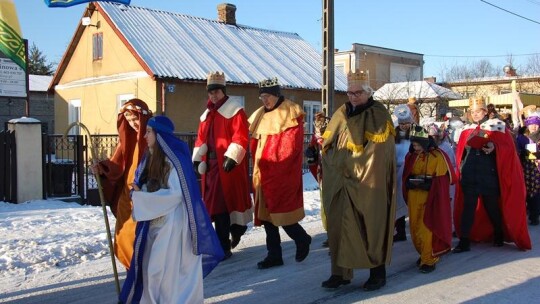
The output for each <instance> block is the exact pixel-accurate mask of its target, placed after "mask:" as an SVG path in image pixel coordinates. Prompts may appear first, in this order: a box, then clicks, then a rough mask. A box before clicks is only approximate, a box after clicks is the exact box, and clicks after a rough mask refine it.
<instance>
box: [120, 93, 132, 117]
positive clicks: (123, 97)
mask: <svg viewBox="0 0 540 304" xmlns="http://www.w3.org/2000/svg"><path fill="white" fill-rule="evenodd" d="M133 98H135V95H133V94H120V95H116V112H117V113H118V112H120V108H122V106H123V105H124V104H125V103H126V102H128V100H130V99H133Z"/></svg>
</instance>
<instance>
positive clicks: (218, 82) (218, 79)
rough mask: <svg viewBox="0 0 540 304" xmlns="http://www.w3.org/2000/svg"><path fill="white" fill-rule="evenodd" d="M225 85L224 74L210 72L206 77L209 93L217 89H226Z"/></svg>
mask: <svg viewBox="0 0 540 304" xmlns="http://www.w3.org/2000/svg"><path fill="white" fill-rule="evenodd" d="M225 85H226V82H225V74H224V73H223V72H217V71H216V72H210V73H208V76H206V90H207V91H208V92H210V91H212V90H216V89H224V88H225Z"/></svg>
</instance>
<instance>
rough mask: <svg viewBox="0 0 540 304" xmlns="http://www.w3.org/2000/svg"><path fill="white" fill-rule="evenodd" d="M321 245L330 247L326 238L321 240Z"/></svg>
mask: <svg viewBox="0 0 540 304" xmlns="http://www.w3.org/2000/svg"><path fill="white" fill-rule="evenodd" d="M321 246H323V247H324V248H328V247H330V245H329V244H328V239H326V240H325V241H323V242H322V244H321Z"/></svg>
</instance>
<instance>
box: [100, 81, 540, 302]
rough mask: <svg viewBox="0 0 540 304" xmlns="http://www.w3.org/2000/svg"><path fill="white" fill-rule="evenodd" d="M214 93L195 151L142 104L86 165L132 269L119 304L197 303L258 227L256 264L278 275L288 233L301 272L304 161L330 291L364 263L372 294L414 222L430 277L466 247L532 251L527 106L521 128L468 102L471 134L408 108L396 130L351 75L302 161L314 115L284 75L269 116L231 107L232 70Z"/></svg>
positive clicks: (128, 111) (531, 126)
mask: <svg viewBox="0 0 540 304" xmlns="http://www.w3.org/2000/svg"><path fill="white" fill-rule="evenodd" d="M207 93H208V101H207V104H206V110H205V111H204V113H203V114H202V115H201V116H200V123H199V128H198V134H197V140H196V142H195V145H194V149H193V151H189V148H188V146H187V144H186V143H185V142H183V141H182V140H180V139H177V138H176V137H175V136H174V134H173V132H174V124H173V123H172V121H171V120H170V119H169V118H167V117H165V116H154V117H153V116H152V112H151V111H150V110H149V109H148V106H147V105H146V103H145V102H143V101H142V100H139V99H133V100H130V101H128V102H127V103H126V104H125V105H124V106H123V107H122V108H121V110H120V113H119V115H118V132H119V138H120V144H119V146H118V148H117V150H116V152H115V153H114V155H113V156H112V157H111V158H110V159H108V160H105V161H102V162H101V163H99V164H97V165H95V166H93V170H94V173H95V174H99V175H100V176H101V177H102V178H103V179H104V183H103V184H104V189H103V190H104V193H105V197H106V199H107V203H109V205H110V208H111V210H112V212H113V214H114V215H115V217H116V229H115V255H116V256H117V258H118V259H119V260H120V262H121V263H122V264H123V265H124V267H125V268H126V270H127V278H126V280H125V282H124V285H123V288H122V292H121V295H120V301H121V302H122V303H138V302H145V303H202V302H203V300H204V298H203V297H204V296H203V278H204V277H205V276H206V275H207V274H209V273H210V271H212V269H214V267H216V266H217V265H218V263H219V262H221V261H223V260H226V259H229V258H231V256H232V255H233V252H232V249H234V248H235V247H236V246H237V245H238V244H239V243H240V241H241V238H242V236H243V235H244V233H245V232H246V230H247V226H248V224H249V223H250V222H253V224H254V225H255V226H262V227H263V228H264V231H265V233H266V249H267V254H266V256H265V257H263V258H262V259H261V261H260V262H258V263H257V264H256V265H254V266H256V267H257V268H258V269H269V268H272V267H277V266H282V265H284V261H283V258H282V247H281V239H280V233H279V227H281V228H283V230H284V231H285V233H286V234H287V235H288V236H289V237H290V238H291V239H292V240H293V241H294V243H295V245H296V253H295V260H296V262H303V261H304V260H305V259H306V258H307V256H308V255H309V252H310V246H311V245H312V244H311V242H312V238H311V236H310V235H309V234H308V233H307V232H306V231H305V230H304V228H303V227H302V226H301V225H300V224H299V222H300V221H301V220H302V219H303V218H304V216H305V213H304V204H303V186H302V162H303V160H304V153H305V156H306V157H307V160H308V165H309V167H310V171H311V172H312V174H313V175H314V177H315V178H316V180H317V182H318V183H319V186H320V194H321V202H322V207H321V218H322V222H323V226H324V229H325V230H326V232H327V239H326V240H325V242H324V244H323V246H325V247H328V248H329V270H330V277H329V278H328V279H327V280H325V281H323V282H322V284H321V286H322V287H323V288H327V289H336V288H339V287H340V286H342V285H347V284H350V282H351V279H352V278H353V270H354V269H358V268H365V269H369V278H368V279H367V280H366V281H365V282H364V284H363V285H362V288H363V289H364V290H366V291H372V290H377V289H380V288H382V287H383V286H385V284H386V279H387V278H386V266H387V265H388V264H389V263H390V260H391V256H392V247H393V244H394V242H399V241H406V240H407V231H406V226H407V218H408V223H409V231H410V234H409V235H410V239H411V240H412V243H413V245H414V248H415V249H416V251H417V252H418V259H417V261H416V265H417V266H418V269H419V271H420V272H422V273H430V272H432V271H434V270H435V269H436V264H437V262H439V260H440V257H441V255H443V254H446V253H449V252H453V253H463V252H467V251H470V250H471V243H472V242H492V243H493V245H494V246H503V245H504V244H505V243H507V242H508V243H510V242H512V243H515V245H516V246H517V248H519V249H521V250H528V249H531V242H530V237H529V233H528V227H527V224H530V225H538V224H539V217H540V170H539V166H538V164H539V163H540V160H538V157H540V150H539V149H538V142H539V141H540V135H539V134H540V113H539V112H537V111H536V109H530V108H529V109H528V110H529V111H523V121H524V125H523V126H522V128H519V126H516V128H515V129H514V128H512V127H510V126H509V125H508V123H507V122H505V121H502V120H501V119H500V117H499V116H497V113H496V112H493V111H492V110H491V109H489V108H488V106H487V105H486V104H485V102H484V99H483V98H480V97H479V98H471V99H470V107H469V111H468V113H469V114H470V117H471V119H470V123H468V124H465V123H464V122H463V121H461V120H459V122H457V121H456V120H454V121H449V122H448V124H447V125H446V128H445V125H442V126H439V125H437V124H430V125H427V126H422V125H421V124H420V121H419V109H418V107H417V105H416V101H415V100H414V99H410V100H409V103H407V104H406V105H400V106H397V107H396V108H395V110H394V112H393V114H394V116H395V118H396V124H395V125H394V121H393V120H392V116H391V115H390V113H389V111H388V110H387V108H386V107H385V106H384V105H383V104H382V103H380V102H378V101H376V100H374V99H373V97H372V95H373V89H372V88H371V87H370V85H369V83H368V81H367V77H366V74H364V73H363V72H361V71H354V72H351V73H349V74H348V89H347V96H348V102H346V103H345V104H344V105H342V106H341V107H339V108H338V109H337V110H336V111H335V112H334V113H332V116H331V117H327V116H325V115H324V114H323V113H317V114H316V115H315V119H314V130H315V132H314V135H313V138H312V141H311V143H310V145H309V147H308V149H307V150H306V151H303V135H304V134H303V133H304V123H305V122H304V115H305V113H304V112H303V110H302V108H301V107H300V106H299V105H298V104H296V103H294V102H293V101H291V100H289V99H287V98H286V97H284V96H283V95H282V94H281V87H280V84H279V81H278V79H277V78H269V79H265V80H263V81H261V82H260V83H259V99H260V100H261V102H262V106H261V107H260V108H258V109H257V110H256V111H255V112H254V113H252V114H251V115H250V116H249V117H248V116H247V115H246V113H245V111H244V109H243V107H242V106H241V105H240V104H238V103H237V102H235V101H233V100H231V99H229V97H228V96H227V94H226V80H225V75H224V74H223V73H221V72H212V73H209V75H208V78H207ZM515 134H516V135H515ZM249 157H251V160H250V159H249ZM249 161H251V162H252V165H253V173H252V180H251V181H250V180H249V175H248V163H249ZM196 173H199V174H200V177H201V182H200V185H199V182H198V181H197V176H196ZM323 173H324V177H323ZM251 192H252V193H251ZM527 217H528V222H527ZM212 223H213V224H212ZM453 236H455V237H458V238H459V243H458V244H457V246H456V247H454V248H452V238H453Z"/></svg>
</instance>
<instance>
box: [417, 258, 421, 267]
mask: <svg viewBox="0 0 540 304" xmlns="http://www.w3.org/2000/svg"><path fill="white" fill-rule="evenodd" d="M420 263H422V259H421V258H418V260H416V267H420Z"/></svg>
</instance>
